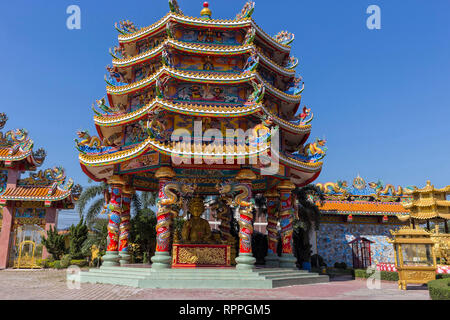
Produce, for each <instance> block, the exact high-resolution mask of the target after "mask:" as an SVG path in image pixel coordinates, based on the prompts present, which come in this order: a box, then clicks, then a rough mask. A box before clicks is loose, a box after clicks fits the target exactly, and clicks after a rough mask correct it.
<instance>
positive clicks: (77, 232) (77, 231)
mask: <svg viewBox="0 0 450 320" xmlns="http://www.w3.org/2000/svg"><path fill="white" fill-rule="evenodd" d="M69 234H70V246H69V253H70V255H71V256H72V259H82V258H84V256H83V252H82V247H83V243H84V242H85V241H86V240H87V238H88V227H87V225H86V224H85V223H84V220H83V218H81V220H80V222H78V224H77V225H76V226H75V225H71V226H70V228H69Z"/></svg>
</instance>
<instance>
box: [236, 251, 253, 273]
mask: <svg viewBox="0 0 450 320" xmlns="http://www.w3.org/2000/svg"><path fill="white" fill-rule="evenodd" d="M255 262H256V259H255V258H254V257H253V254H251V253H239V257H237V258H236V263H237V265H236V269H238V270H242V271H245V270H253V268H254V267H255Z"/></svg>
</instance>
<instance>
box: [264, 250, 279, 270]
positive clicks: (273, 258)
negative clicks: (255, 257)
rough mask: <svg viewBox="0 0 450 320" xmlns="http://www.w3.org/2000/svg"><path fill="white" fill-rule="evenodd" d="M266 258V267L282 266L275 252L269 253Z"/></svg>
mask: <svg viewBox="0 0 450 320" xmlns="http://www.w3.org/2000/svg"><path fill="white" fill-rule="evenodd" d="M264 260H265V261H266V267H270V268H278V267H279V266H280V259H279V257H278V255H276V254H274V253H269V254H268V255H267V256H266V257H265V258H264Z"/></svg>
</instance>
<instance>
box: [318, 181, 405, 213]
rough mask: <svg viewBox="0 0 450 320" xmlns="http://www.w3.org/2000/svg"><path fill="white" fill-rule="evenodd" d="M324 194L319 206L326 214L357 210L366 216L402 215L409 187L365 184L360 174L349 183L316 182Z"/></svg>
mask: <svg viewBox="0 0 450 320" xmlns="http://www.w3.org/2000/svg"><path fill="white" fill-rule="evenodd" d="M316 186H317V187H319V188H320V189H321V190H322V192H323V193H324V195H325V199H326V201H325V203H324V205H323V206H321V207H320V209H321V210H322V211H323V212H328V213H343V214H345V213H347V214H348V213H353V214H355V213H357V214H363V215H364V214H365V215H385V214H387V215H393V216H396V215H397V214H400V215H405V214H407V212H408V211H407V210H406V209H405V208H403V206H402V204H403V203H405V201H408V199H409V196H408V194H407V191H408V190H410V189H412V187H401V186H397V187H395V186H394V185H392V184H384V183H383V182H382V181H381V180H378V181H376V182H369V183H367V182H366V181H365V180H364V179H363V178H362V177H360V176H359V175H358V176H357V177H356V178H354V179H353V181H352V183H351V184H350V183H348V182H347V181H343V180H339V181H337V182H327V183H316Z"/></svg>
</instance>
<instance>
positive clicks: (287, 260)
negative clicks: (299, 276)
mask: <svg viewBox="0 0 450 320" xmlns="http://www.w3.org/2000/svg"><path fill="white" fill-rule="evenodd" d="M279 261H280V267H281V268H291V269H296V268H297V266H296V264H295V263H296V262H297V259H296V258H295V256H294V255H293V254H292V253H283V254H281V257H280V260H279Z"/></svg>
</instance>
